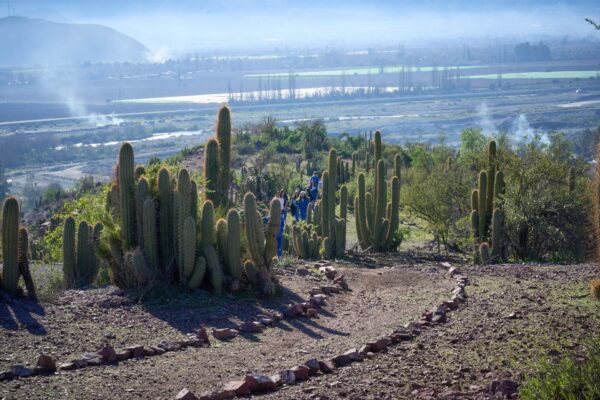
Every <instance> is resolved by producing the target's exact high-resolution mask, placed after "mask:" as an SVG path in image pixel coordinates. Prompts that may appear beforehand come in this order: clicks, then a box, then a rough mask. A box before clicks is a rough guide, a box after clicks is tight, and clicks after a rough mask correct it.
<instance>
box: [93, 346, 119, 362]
mask: <svg viewBox="0 0 600 400" xmlns="http://www.w3.org/2000/svg"><path fill="white" fill-rule="evenodd" d="M97 354H98V355H99V356H100V358H101V359H102V362H103V363H105V364H112V363H114V362H117V353H116V352H115V349H114V348H113V347H112V346H110V345H105V346H104V347H102V348H101V349H100V350H98V352H97Z"/></svg>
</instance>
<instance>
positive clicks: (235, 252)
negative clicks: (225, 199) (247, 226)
mask: <svg viewBox="0 0 600 400" xmlns="http://www.w3.org/2000/svg"><path fill="white" fill-rule="evenodd" d="M227 249H228V251H227V259H226V262H225V265H227V269H228V273H229V275H230V276H231V278H233V279H234V280H238V281H239V280H240V279H242V247H241V232H240V216H239V214H238V212H237V211H236V210H235V209H231V210H229V211H228V212H227Z"/></svg>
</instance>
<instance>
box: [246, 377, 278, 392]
mask: <svg viewBox="0 0 600 400" xmlns="http://www.w3.org/2000/svg"><path fill="white" fill-rule="evenodd" d="M245 381H246V383H247V384H248V388H249V389H250V391H251V392H252V393H255V392H266V391H271V390H275V389H276V388H277V385H276V384H275V382H273V380H272V379H271V378H270V377H269V376H266V375H261V374H250V375H246V379H245Z"/></svg>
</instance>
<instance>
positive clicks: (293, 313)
mask: <svg viewBox="0 0 600 400" xmlns="http://www.w3.org/2000/svg"><path fill="white" fill-rule="evenodd" d="M315 267H316V268H318V269H319V271H320V272H321V273H322V274H324V275H325V277H326V278H327V279H328V283H327V284H326V285H322V286H320V287H314V288H312V289H311V290H309V292H308V295H309V296H310V297H309V300H308V301H306V302H302V303H292V304H288V305H287V306H285V307H284V308H283V309H282V310H281V311H273V312H268V313H265V314H260V315H257V316H256V317H254V318H253V319H252V320H250V321H246V322H242V323H240V324H238V326H237V329H232V328H223V329H216V328H214V329H212V332H211V333H212V335H213V337H214V338H215V339H217V340H220V341H228V340H231V339H233V338H235V337H236V336H238V335H239V334H240V332H241V333H254V334H256V333H261V332H263V331H264V330H265V329H266V328H267V327H269V326H274V325H275V322H277V321H280V320H282V319H284V318H285V319H293V318H300V317H305V318H318V315H319V310H320V309H321V307H323V306H325V305H326V304H327V298H328V296H333V295H335V294H339V293H342V292H344V291H349V290H350V288H349V286H348V284H347V282H346V280H345V277H344V275H340V276H337V271H336V269H335V268H334V267H333V266H332V265H331V263H329V262H327V261H318V262H316V263H315ZM208 346H210V338H209V334H208V331H207V329H206V328H204V327H201V328H200V329H199V330H198V331H197V332H196V333H190V334H187V339H184V340H161V341H160V342H159V343H158V344H157V345H156V346H143V345H138V344H136V345H132V346H128V347H125V348H123V349H120V350H115V349H114V347H113V346H110V345H106V346H104V347H102V348H101V349H100V350H98V351H94V352H87V353H84V354H83V356H82V357H79V358H75V359H73V360H71V361H68V362H63V363H60V364H59V363H57V361H56V360H55V359H54V358H53V357H51V356H49V355H47V354H40V356H39V357H38V360H37V362H36V365H35V367H34V368H29V367H26V366H25V365H23V364H13V365H11V366H10V367H9V370H7V371H2V372H0V382H4V381H10V380H13V379H17V378H29V377H32V376H36V375H47V376H52V375H54V374H55V373H56V372H57V371H60V372H63V371H73V370H76V369H82V368H87V367H94V366H101V365H110V364H113V365H114V364H118V363H119V362H122V361H126V360H135V359H141V358H146V357H154V356H160V355H163V354H165V353H167V352H171V351H181V350H184V349H186V348H188V347H208Z"/></svg>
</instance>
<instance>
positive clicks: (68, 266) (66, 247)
mask: <svg viewBox="0 0 600 400" xmlns="http://www.w3.org/2000/svg"><path fill="white" fill-rule="evenodd" d="M76 268H77V250H76V249H75V219H73V217H67V219H65V223H64V226H63V281H64V283H65V285H66V286H67V287H71V286H72V285H74V283H75V271H76Z"/></svg>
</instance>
